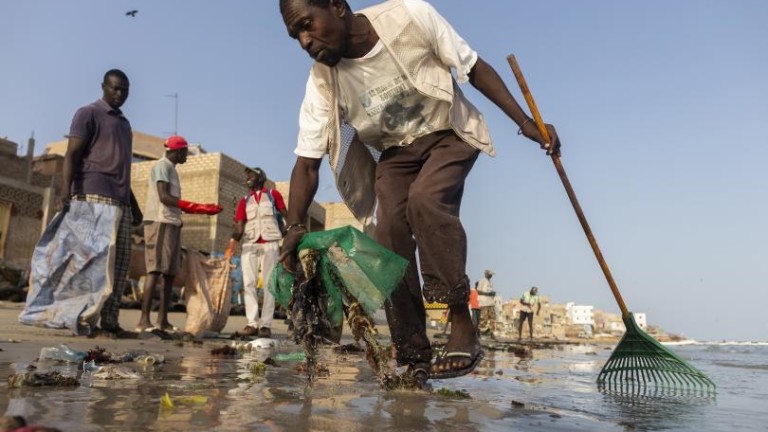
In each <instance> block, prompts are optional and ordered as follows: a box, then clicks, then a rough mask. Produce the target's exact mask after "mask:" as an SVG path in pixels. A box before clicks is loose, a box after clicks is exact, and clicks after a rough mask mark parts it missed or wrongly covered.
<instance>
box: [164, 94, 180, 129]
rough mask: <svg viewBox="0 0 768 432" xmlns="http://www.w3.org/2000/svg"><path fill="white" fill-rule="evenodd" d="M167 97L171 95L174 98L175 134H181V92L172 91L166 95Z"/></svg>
mask: <svg viewBox="0 0 768 432" xmlns="http://www.w3.org/2000/svg"><path fill="white" fill-rule="evenodd" d="M165 97H170V98H173V99H174V104H175V107H174V111H173V112H174V114H173V134H174V135H178V134H179V94H178V93H171V94H167V95H165Z"/></svg>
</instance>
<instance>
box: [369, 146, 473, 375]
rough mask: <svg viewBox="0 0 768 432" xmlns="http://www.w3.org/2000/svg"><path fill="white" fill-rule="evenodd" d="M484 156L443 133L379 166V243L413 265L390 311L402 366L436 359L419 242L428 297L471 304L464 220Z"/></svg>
mask: <svg viewBox="0 0 768 432" xmlns="http://www.w3.org/2000/svg"><path fill="white" fill-rule="evenodd" d="M478 153H479V152H478V151H477V150H476V149H474V148H472V147H471V146H469V145H467V144H466V143H464V142H463V141H461V140H460V139H458V137H456V135H455V134H454V133H453V132H452V131H440V132H435V133H432V134H429V135H426V136H424V137H421V138H419V139H417V140H416V141H414V142H413V143H412V144H411V145H409V146H406V147H397V148H391V149H388V150H386V151H385V152H384V153H383V154H382V156H381V159H380V160H379V164H378V165H377V169H376V195H377V198H378V201H379V205H378V210H377V222H376V239H377V241H379V242H380V243H381V244H383V245H384V246H386V247H388V248H390V249H392V250H393V251H395V252H396V253H398V254H399V255H401V256H402V257H404V258H406V259H407V260H408V261H409V266H408V270H407V272H406V276H405V278H404V279H403V282H401V284H400V285H399V286H398V288H397V289H396V290H395V292H394V293H393V294H392V296H391V298H390V300H389V302H388V303H387V306H386V311H387V320H388V322H389V327H390V332H391V333H392V339H393V343H394V344H395V348H396V350H397V360H398V362H399V363H401V364H403V363H412V362H417V361H428V359H429V358H430V356H431V348H430V344H429V339H428V338H427V335H426V312H425V310H424V298H423V297H422V291H421V287H420V284H419V278H418V273H417V270H418V267H417V262H416V254H415V251H416V245H417V243H418V248H419V260H420V262H421V265H422V276H423V277H424V281H425V291H424V294H425V295H424V297H426V298H427V300H428V301H440V302H445V303H448V304H456V303H462V302H463V303H466V302H467V300H468V298H469V280H468V279H467V277H466V271H465V263H466V248H467V246H466V236H465V234H464V228H463V227H462V225H461V222H460V221H459V219H458V214H459V208H460V204H461V196H462V193H463V190H464V179H465V178H466V176H467V174H468V173H469V170H470V169H471V168H472V165H473V164H474V162H475V160H476V159H477V155H478ZM414 233H415V238H414ZM430 236H434V238H430Z"/></svg>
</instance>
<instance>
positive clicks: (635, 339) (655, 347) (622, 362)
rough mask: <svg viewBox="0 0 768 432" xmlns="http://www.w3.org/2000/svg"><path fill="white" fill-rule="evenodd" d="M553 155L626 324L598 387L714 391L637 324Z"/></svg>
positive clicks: (534, 112) (529, 100)
mask: <svg viewBox="0 0 768 432" xmlns="http://www.w3.org/2000/svg"><path fill="white" fill-rule="evenodd" d="M507 61H508V62H509V65H510V66H511V67H512V72H513V73H514V74H515V78H517V83H518V84H519V85H520V90H521V91H522V93H523V96H524V97H525V100H526V102H527V103H528V107H529V108H530V110H531V114H532V115H533V119H534V121H535V122H536V126H537V127H538V129H539V132H540V133H541V136H542V137H544V140H545V142H548V143H551V142H552V141H551V139H550V136H549V133H548V131H547V129H546V127H545V126H544V121H543V120H542V119H541V114H540V113H539V110H538V108H537V107H536V102H534V100H533V96H532V95H531V92H530V90H529V89H528V84H526V82H525V78H524V77H523V73H522V71H521V70H520V66H519V65H518V64H517V60H516V59H515V56H514V55H510V56H508V57H507ZM551 158H552V162H553V163H554V164H555V169H557V173H558V174H559V176H560V180H561V181H562V183H563V187H565V191H566V193H567V194H568V199H569V200H570V201H571V205H573V210H574V211H575V212H576V216H577V217H578V218H579V222H580V223H581V227H582V228H583V229H584V234H586V236H587V240H588V241H589V244H590V246H592V251H593V252H594V253H595V258H597V262H598V263H599V264H600V268H601V269H602V270H603V274H604V275H605V278H606V280H607V281H608V285H609V286H610V287H611V291H613V296H614V297H615V298H616V302H617V303H618V304H619V308H620V309H621V318H622V320H623V321H624V325H625V326H626V332H625V333H624V337H623V338H622V339H621V340H620V341H619V344H618V345H616V348H615V349H614V351H613V354H611V357H610V358H609V359H608V361H607V362H606V363H605V365H604V366H603V369H602V370H601V371H600V373H599V374H598V376H597V383H598V386H599V387H601V388H603V389H607V390H611V391H613V390H619V391H622V392H625V391H626V392H629V393H635V394H637V393H642V392H645V390H646V389H647V388H666V389H670V390H673V391H674V390H686V389H687V390H691V389H692V390H697V391H698V390H703V391H707V392H708V391H714V390H715V388H716V386H715V383H714V382H712V380H711V379H709V377H707V376H706V375H704V374H703V373H702V372H701V371H699V370H698V369H696V368H695V367H693V366H691V365H689V364H688V363H686V362H685V361H684V360H683V359H682V358H680V357H679V356H678V355H676V354H675V353H673V352H672V351H670V350H669V349H667V348H666V347H665V346H663V345H662V344H660V343H659V342H657V341H656V340H655V339H654V338H653V337H651V336H650V335H648V334H647V333H645V332H644V331H643V330H642V329H640V327H639V326H638V325H637V323H636V322H635V318H634V316H633V315H632V313H631V312H629V310H628V309H627V306H626V305H625V304H624V300H623V299H622V297H621V294H620V293H619V288H618V287H617V286H616V282H615V281H614V280H613V276H612V275H611V270H610V269H609V268H608V264H607V263H606V262H605V259H604V258H603V254H602V252H600V247H599V246H598V245H597V240H595V237H594V235H593V234H592V230H591V229H590V228H589V224H588V223H587V218H586V217H585V216H584V212H583V211H582V210H581V206H580V205H579V201H578V200H577V199H576V194H575V192H574V191H573V187H572V186H571V182H570V181H569V180H568V176H567V175H566V174H565V168H563V164H562V162H561V161H560V156H559V155H558V154H557V152H551Z"/></svg>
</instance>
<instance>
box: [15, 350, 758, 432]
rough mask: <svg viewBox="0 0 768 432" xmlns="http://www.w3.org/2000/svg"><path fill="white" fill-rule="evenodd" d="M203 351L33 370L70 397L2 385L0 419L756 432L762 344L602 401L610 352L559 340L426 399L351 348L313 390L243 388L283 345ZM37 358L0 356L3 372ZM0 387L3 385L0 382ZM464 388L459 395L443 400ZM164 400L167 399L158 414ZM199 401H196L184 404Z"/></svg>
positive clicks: (221, 426) (293, 427) (293, 366)
mask: <svg viewBox="0 0 768 432" xmlns="http://www.w3.org/2000/svg"><path fill="white" fill-rule="evenodd" d="M210 348H211V345H210V344H208V343H206V344H205V345H204V346H192V345H185V346H183V347H181V348H174V349H176V350H177V351H178V352H176V353H175V352H173V350H169V352H168V353H167V354H166V360H167V363H165V364H162V365H155V366H150V367H147V366H141V365H137V364H125V365H124V366H126V367H131V368H132V369H134V370H135V371H136V372H137V373H138V374H139V375H140V378H139V379H133V380H100V379H96V378H94V377H93V376H90V375H89V374H87V373H85V374H84V373H82V372H78V369H77V368H76V367H74V366H66V365H61V364H49V363H37V364H36V366H37V367H38V370H39V371H41V372H43V371H46V370H51V369H55V370H60V371H62V372H64V373H70V374H76V375H79V377H80V379H81V385H80V386H78V387H75V388H70V389H61V388H50V387H36V388H20V389H8V388H2V389H0V412H2V413H4V415H21V416H24V417H25V418H26V419H27V420H28V421H29V422H30V423H35V424H42V425H49V426H56V427H59V428H61V429H62V430H63V431H107V430H115V431H118V430H119V431H134V430H135V431H145V430H162V431H175V430H179V431H186V432H189V431H197V430H217V431H243V430H257V431H262V430H263V431H283V430H285V431H305V430H311V431H344V432H352V431H419V432H421V431H509V430H522V431H527V430H531V431H533V430H536V431H541V430H545V431H732V430H738V431H765V430H768V409H767V408H768V403H767V402H766V400H767V399H768V344H695V343H691V344H686V345H677V346H671V347H670V348H671V349H673V350H674V351H675V352H676V353H677V354H678V355H680V356H681V357H682V358H684V359H685V360H686V361H688V362H690V363H691V364H693V365H694V366H696V367H697V368H699V369H700V370H702V371H703V372H705V373H706V374H707V375H709V376H710V377H711V378H712V379H713V380H714V381H715V383H716V384H717V385H718V388H717V392H716V393H714V394H707V395H705V396H703V397H702V396H695V397H692V396H690V395H688V396H686V395H682V396H681V395H675V394H667V393H664V394H644V395H641V396H626V395H617V394H611V393H603V392H600V391H599V390H598V387H597V385H596V384H595V379H596V377H597V374H598V372H599V371H600V368H601V367H602V365H603V364H604V363H605V361H606V360H607V359H608V357H609V356H610V354H611V352H612V351H613V348H614V347H613V346H608V345H591V344H584V345H558V346H552V347H550V348H545V349H533V350H530V351H528V350H517V351H516V352H500V351H496V352H489V353H487V355H486V358H485V359H484V360H483V362H482V364H481V365H480V367H479V368H478V370H477V371H476V373H475V374H472V375H469V376H466V377H462V378H458V379H451V380H442V381H439V380H435V381H432V390H433V391H432V392H413V391H395V392H385V391H383V390H381V388H380V387H379V386H378V384H377V383H376V382H375V379H374V377H373V374H372V373H371V371H370V369H369V367H368V365H367V363H366V361H365V359H364V358H363V356H362V355H361V354H344V355H338V354H334V353H332V351H331V350H330V348H327V349H326V348H324V349H323V350H322V351H321V353H320V354H321V363H322V364H324V365H325V366H327V367H328V370H329V372H330V376H329V377H327V378H322V379H319V380H318V381H317V383H316V384H315V385H314V387H312V388H311V389H309V388H307V387H306V381H305V379H304V375H303V374H302V373H301V372H299V371H297V363H295V362H280V364H279V365H278V366H270V367H268V369H267V373H266V376H265V377H264V378H263V379H257V380H253V379H251V377H250V372H249V366H250V364H252V362H254V361H256V360H263V359H264V358H266V357H267V356H272V357H274V356H275V354H277V352H290V351H296V350H297V347H296V346H295V345H293V344H292V343H285V344H281V345H280V346H279V347H278V348H277V352H276V351H275V350H261V351H256V352H253V353H251V354H248V355H246V356H244V357H241V358H221V357H213V356H211V355H210ZM33 363H34V359H33V358H32V359H28V360H20V361H16V362H13V363H2V362H0V373H2V374H3V375H2V376H6V375H8V374H10V373H13V372H14V371H23V370H26V368H27V367H28V366H30V364H33ZM4 386H5V387H7V384H4ZM442 390H451V391H460V392H464V394H466V395H468V396H469V397H470V398H469V399H463V400H459V399H455V398H451V397H445V396H441V394H440V392H441V391H442ZM166 393H167V394H168V395H169V396H170V397H171V398H172V399H174V400H176V401H177V403H176V404H175V406H174V407H173V408H167V407H163V406H162V404H161V403H160V400H161V397H162V396H163V395H164V394H166ZM190 396H194V397H199V396H204V397H205V400H204V402H199V403H183V402H180V401H183V400H184V398H188V397H190Z"/></svg>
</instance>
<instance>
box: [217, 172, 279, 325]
mask: <svg viewBox="0 0 768 432" xmlns="http://www.w3.org/2000/svg"><path fill="white" fill-rule="evenodd" d="M245 173H246V184H247V185H248V189H249V191H248V195H247V196H244V197H242V198H241V199H240V202H239V203H238V205H237V210H236V211H235V228H234V232H233V233H232V238H231V239H230V240H229V246H228V247H227V250H226V252H225V253H224V257H225V258H226V259H227V260H229V259H230V258H232V255H233V254H234V252H235V247H236V246H237V243H238V242H239V241H241V240H242V255H241V257H240V261H241V262H242V265H243V294H244V297H245V317H246V319H247V320H248V323H247V324H246V326H245V327H244V328H243V329H242V330H240V331H238V332H237V335H238V336H258V337H260V338H269V337H271V336H272V331H271V327H272V316H273V315H274V313H275V297H274V296H273V295H272V293H270V292H269V290H267V289H266V286H267V283H268V281H269V278H270V277H271V275H272V269H273V268H274V267H275V264H277V258H278V256H279V254H280V245H279V242H280V240H281V239H282V238H283V232H282V230H283V228H282V224H281V218H282V217H285V214H286V207H285V200H283V196H282V195H281V194H280V192H278V191H277V190H275V189H268V188H267V187H266V186H265V185H264V184H265V182H266V181H267V174H266V173H265V172H264V170H262V169H261V168H246V170H245ZM259 269H261V274H262V284H263V286H264V301H263V304H262V311H261V321H259V303H258V296H257V288H258V278H259Z"/></svg>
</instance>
